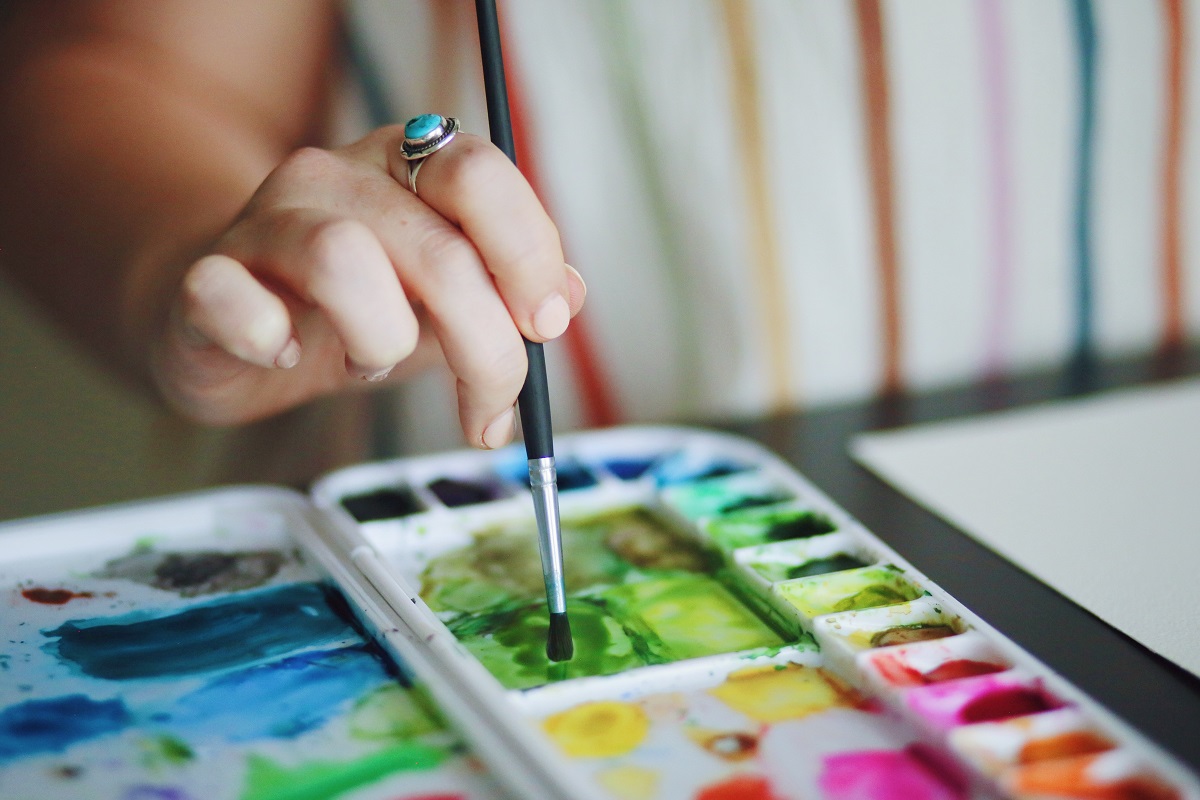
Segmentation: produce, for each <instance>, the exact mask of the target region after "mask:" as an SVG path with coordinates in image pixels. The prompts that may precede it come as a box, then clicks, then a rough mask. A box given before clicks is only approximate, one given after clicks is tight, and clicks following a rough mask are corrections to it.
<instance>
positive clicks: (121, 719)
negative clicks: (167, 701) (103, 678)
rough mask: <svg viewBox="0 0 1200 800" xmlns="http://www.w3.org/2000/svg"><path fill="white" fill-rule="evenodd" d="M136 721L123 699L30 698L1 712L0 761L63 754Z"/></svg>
mask: <svg viewBox="0 0 1200 800" xmlns="http://www.w3.org/2000/svg"><path fill="white" fill-rule="evenodd" d="M132 722H133V716H132V715H131V714H130V713H129V709H128V708H127V707H126V706H125V704H124V703H123V702H122V701H120V700H93V699H92V698H90V697H87V696H86V695H82V694H69V695H64V696H62V697H51V698H47V699H43V700H27V701H25V702H24V703H19V704H17V705H14V706H9V707H8V708H5V709H3V710H2V711H0V763H3V762H5V761H8V760H12V759H16V758H22V757H25V756H31V755H37V754H38V753H61V752H63V751H64V750H66V749H67V748H68V747H70V746H71V745H73V744H75V743H77V742H82V741H86V740H87V739H94V738H96V737H97V736H104V735H105V734H109V733H115V732H117V731H120V730H123V729H124V728H126V727H128V726H129V725H130V724H131V723H132Z"/></svg>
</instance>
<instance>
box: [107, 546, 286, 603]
mask: <svg viewBox="0 0 1200 800" xmlns="http://www.w3.org/2000/svg"><path fill="white" fill-rule="evenodd" d="M287 560H288V558H287V556H286V555H284V554H283V553H281V552H280V551H278V550H248V551H239V552H228V553H227V552H223V551H220V550H201V551H193V552H173V553H162V552H158V551H155V550H153V549H151V548H145V547H139V548H136V549H135V550H134V551H133V552H132V553H130V554H129V555H127V556H123V557H121V558H118V559H114V560H112V561H109V562H108V563H107V564H105V565H104V568H103V569H100V570H98V571H97V572H95V573H94V577H97V578H115V579H120V580H130V581H135V582H137V583H141V584H145V585H146V586H153V587H154V588H156V589H162V590H164V591H168V592H175V593H176V594H178V595H180V596H182V597H198V596H200V595H206V594H217V593H223V592H236V591H242V590H244V589H254V588H256V587H259V586H262V585H263V584H265V583H266V582H267V581H269V580H271V578H273V577H275V575H276V574H278V572H279V570H280V568H281V567H282V566H283V565H284V563H286V562H287Z"/></svg>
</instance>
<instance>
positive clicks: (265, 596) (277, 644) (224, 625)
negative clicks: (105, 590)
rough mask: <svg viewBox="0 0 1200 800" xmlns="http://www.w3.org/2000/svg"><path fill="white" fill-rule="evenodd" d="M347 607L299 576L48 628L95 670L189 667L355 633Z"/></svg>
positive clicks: (159, 672) (66, 655)
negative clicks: (174, 606) (181, 604)
mask: <svg viewBox="0 0 1200 800" xmlns="http://www.w3.org/2000/svg"><path fill="white" fill-rule="evenodd" d="M348 614H349V612H348V610H347V609H346V608H345V601H344V600H343V599H342V598H341V596H340V595H338V594H337V593H336V592H334V591H333V590H332V589H329V588H328V587H325V586H323V585H320V584H315V583H295V584H287V585H284V586H279V587H276V588H272V589H266V590H260V591H255V592H247V593H244V594H238V595H232V596H229V597H222V598H219V599H216V600H210V601H207V602H202V603H196V604H194V605H192V606H189V607H187V608H185V609H183V610H182V611H173V612H168V613H163V612H156V611H135V612H133V613H130V614H126V615H122V616H115V617H99V618H95V619H81V620H72V621H70V622H67V623H65V624H64V625H62V626H60V627H58V628H55V629H53V630H49V631H44V633H45V635H46V636H48V637H51V638H52V639H54V640H55V641H52V642H49V643H48V644H46V645H45V649H46V650H47V651H48V652H50V653H52V654H53V655H55V656H56V657H58V658H59V659H60V660H62V661H63V662H65V663H68V664H70V665H71V666H73V667H74V668H76V669H78V670H80V671H81V672H83V673H84V674H86V675H90V676H92V677H94V678H104V679H106V680H128V679H133V678H162V677H171V676H178V675H190V674H197V673H203V672H208V671H210V670H218V669H228V668H231V667H242V666H246V665H249V664H253V663H255V662H257V661H261V660H265V659H270V658H274V657H276V656H279V655H283V654H285V653H290V652H292V651H295V650H298V649H300V648H305V647H321V646H329V645H335V644H339V643H345V642H346V641H354V640H357V638H358V637H357V634H356V633H355V631H354V628H353V627H352V626H351V624H350V622H349V615H348Z"/></svg>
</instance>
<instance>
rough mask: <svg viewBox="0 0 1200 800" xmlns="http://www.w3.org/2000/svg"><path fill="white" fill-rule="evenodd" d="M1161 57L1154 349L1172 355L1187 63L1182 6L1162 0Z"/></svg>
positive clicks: (1177, 320)
mask: <svg viewBox="0 0 1200 800" xmlns="http://www.w3.org/2000/svg"><path fill="white" fill-rule="evenodd" d="M1162 9H1163V23H1164V25H1163V28H1164V37H1163V38H1164V45H1165V50H1166V52H1165V54H1164V59H1163V65H1164V69H1163V88H1164V91H1163V101H1164V102H1163V156H1162V179H1161V180H1162V184H1161V186H1162V209H1161V212H1160V213H1161V215H1162V216H1161V221H1160V230H1161V232H1162V304H1163V310H1162V314H1163V324H1162V333H1161V335H1160V341H1159V344H1160V346H1161V348H1162V350H1164V351H1171V350H1178V349H1179V348H1180V347H1182V346H1183V343H1184V340H1185V338H1186V335H1187V334H1186V326H1185V323H1184V313H1183V258H1182V253H1181V247H1180V232H1179V231H1180V218H1181V215H1182V208H1181V202H1180V187H1181V184H1182V177H1183V175H1182V172H1183V153H1182V151H1183V121H1184V119H1185V118H1186V110H1185V108H1184V98H1185V97H1186V96H1187V95H1186V93H1185V91H1184V74H1185V69H1184V68H1185V66H1186V62H1187V38H1186V33H1185V31H1186V20H1185V17H1184V8H1183V0H1162Z"/></svg>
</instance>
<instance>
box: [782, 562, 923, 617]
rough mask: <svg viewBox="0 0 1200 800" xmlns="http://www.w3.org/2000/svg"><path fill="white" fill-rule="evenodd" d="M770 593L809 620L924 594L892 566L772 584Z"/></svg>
mask: <svg viewBox="0 0 1200 800" xmlns="http://www.w3.org/2000/svg"><path fill="white" fill-rule="evenodd" d="M773 591H775V592H777V593H778V594H779V596H780V597H781V598H783V599H784V600H785V601H786V602H787V603H789V604H790V605H792V606H793V607H795V608H796V609H797V610H798V611H799V612H800V613H801V614H802V615H804V616H805V617H808V618H809V619H812V618H813V617H819V616H821V615H823V614H832V613H835V612H838V611H858V610H862V609H868V608H879V607H882V606H891V605H897V604H899V603H905V602H908V601H909V600H915V599H916V598H918V597H920V596H921V595H922V594H923V591H922V590H921V589H920V588H919V587H917V586H915V585H914V584H912V583H910V582H908V581H907V580H906V579H905V578H904V576H903V575H902V574H901V573H900V571H899V570H897V569H895V568H893V567H891V566H878V567H866V568H864V569H854V570H847V571H845V572H834V573H831V574H829V575H819V576H816V577H812V578H801V579H799V580H794V581H785V582H783V583H777V584H775V586H774V588H773Z"/></svg>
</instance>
